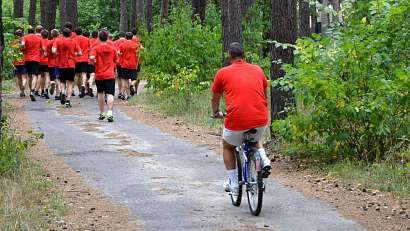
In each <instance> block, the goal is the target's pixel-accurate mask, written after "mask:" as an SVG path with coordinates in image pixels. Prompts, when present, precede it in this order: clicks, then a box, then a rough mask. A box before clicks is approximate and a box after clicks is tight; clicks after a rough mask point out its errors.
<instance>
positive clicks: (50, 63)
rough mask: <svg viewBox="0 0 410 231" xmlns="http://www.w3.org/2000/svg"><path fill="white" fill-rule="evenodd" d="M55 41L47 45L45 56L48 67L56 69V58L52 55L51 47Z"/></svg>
mask: <svg viewBox="0 0 410 231" xmlns="http://www.w3.org/2000/svg"><path fill="white" fill-rule="evenodd" d="M55 41H56V39H53V40H50V41H49V42H48V44H47V55H48V67H56V66H57V56H56V55H53V53H52V47H53V45H54V43H55Z"/></svg>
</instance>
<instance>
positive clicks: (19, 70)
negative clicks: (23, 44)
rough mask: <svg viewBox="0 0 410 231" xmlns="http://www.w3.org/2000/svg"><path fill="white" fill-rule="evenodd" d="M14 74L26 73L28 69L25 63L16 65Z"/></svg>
mask: <svg viewBox="0 0 410 231" xmlns="http://www.w3.org/2000/svg"><path fill="white" fill-rule="evenodd" d="M15 68H16V69H14V75H25V74H27V69H26V66H25V65H18V66H15Z"/></svg>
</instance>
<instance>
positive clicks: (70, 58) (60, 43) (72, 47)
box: [53, 37, 81, 68]
mask: <svg viewBox="0 0 410 231" xmlns="http://www.w3.org/2000/svg"><path fill="white" fill-rule="evenodd" d="M53 48H55V49H57V67H58V68H75V57H76V52H80V51H81V49H80V47H79V46H78V45H77V43H76V42H74V41H73V39H71V38H65V37H63V38H57V39H56V40H55V42H54V45H53Z"/></svg>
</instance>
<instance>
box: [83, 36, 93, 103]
mask: <svg viewBox="0 0 410 231" xmlns="http://www.w3.org/2000/svg"><path fill="white" fill-rule="evenodd" d="M83 36H84V37H86V38H88V40H89V47H88V57H87V82H86V83H85V90H86V94H87V95H88V96H90V97H94V93H93V89H92V86H90V44H91V39H90V32H88V31H84V32H83Z"/></svg>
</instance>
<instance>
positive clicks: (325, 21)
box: [320, 0, 329, 35]
mask: <svg viewBox="0 0 410 231" xmlns="http://www.w3.org/2000/svg"><path fill="white" fill-rule="evenodd" d="M321 3H322V4H323V6H324V7H327V6H328V5H329V1H328V0H323V1H322V2H321ZM320 23H321V24H322V35H325V34H326V31H327V28H328V27H329V14H328V13H326V12H324V11H322V12H320Z"/></svg>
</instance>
